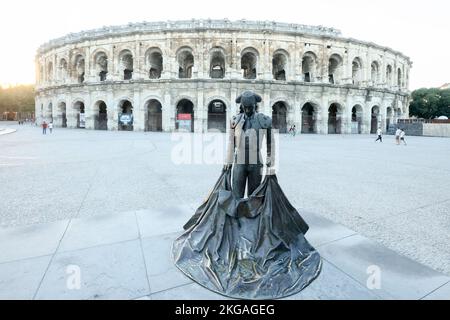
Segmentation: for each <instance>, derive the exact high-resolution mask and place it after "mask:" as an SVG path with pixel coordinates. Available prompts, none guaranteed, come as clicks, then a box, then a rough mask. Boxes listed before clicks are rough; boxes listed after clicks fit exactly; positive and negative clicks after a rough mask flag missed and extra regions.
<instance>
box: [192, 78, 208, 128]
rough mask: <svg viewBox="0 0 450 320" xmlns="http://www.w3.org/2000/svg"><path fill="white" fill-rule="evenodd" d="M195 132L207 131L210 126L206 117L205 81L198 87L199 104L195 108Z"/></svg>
mask: <svg viewBox="0 0 450 320" xmlns="http://www.w3.org/2000/svg"><path fill="white" fill-rule="evenodd" d="M194 110H195V111H194V132H198V133H202V132H206V130H207V128H208V123H207V121H208V119H207V117H205V106H204V92H203V83H199V84H198V87H197V106H196V108H194Z"/></svg>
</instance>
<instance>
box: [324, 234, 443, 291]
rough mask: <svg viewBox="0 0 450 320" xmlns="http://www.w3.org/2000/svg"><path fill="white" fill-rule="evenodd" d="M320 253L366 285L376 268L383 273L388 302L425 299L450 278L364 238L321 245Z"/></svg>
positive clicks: (381, 287) (381, 284)
mask: <svg viewBox="0 0 450 320" xmlns="http://www.w3.org/2000/svg"><path fill="white" fill-rule="evenodd" d="M319 252H320V254H321V255H322V256H323V257H324V258H325V259H327V260H328V261H330V262H332V263H333V264H334V265H335V266H336V267H338V268H339V269H340V270H342V271H343V272H345V273H346V274H348V275H350V276H351V277H353V278H354V279H356V280H358V281H359V282H360V283H362V284H363V285H365V284H366V283H367V280H368V278H369V275H370V274H371V273H372V271H368V268H369V267H371V266H374V267H376V268H378V270H379V271H380V276H381V278H380V279H381V282H380V289H379V290H378V294H379V295H380V296H382V297H383V298H386V299H391V298H394V299H421V298H422V297H424V296H426V295H427V294H428V293H430V292H431V291H433V290H434V289H436V288H438V287H440V286H442V285H443V284H445V283H447V282H448V281H450V278H449V277H447V276H445V275H443V274H441V273H439V272H437V271H434V270H433V269H431V268H428V267H426V266H424V265H422V264H419V263H417V262H415V261H413V260H411V259H408V258H406V257H403V256H401V255H399V254H397V253H395V252H394V251H392V250H389V249H387V248H385V247H383V246H381V245H379V244H377V243H375V242H373V241H371V240H369V239H367V238H364V237H362V236H360V235H354V236H351V237H347V238H344V239H341V240H339V241H335V242H333V243H330V244H327V245H324V246H321V247H320V249H319Z"/></svg>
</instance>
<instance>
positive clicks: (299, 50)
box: [36, 20, 412, 134]
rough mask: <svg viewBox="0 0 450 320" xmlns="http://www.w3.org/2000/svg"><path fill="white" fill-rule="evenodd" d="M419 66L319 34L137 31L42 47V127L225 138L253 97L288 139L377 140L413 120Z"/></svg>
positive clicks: (204, 28)
mask: <svg viewBox="0 0 450 320" xmlns="http://www.w3.org/2000/svg"><path fill="white" fill-rule="evenodd" d="M411 66H412V62H411V60H410V59H409V58H408V57H407V56H405V55H403V54H402V53H400V52H397V51H394V50H392V49H390V48H387V47H383V46H380V45H377V44H374V43H371V42H364V41H359V40H355V39H350V38H345V37H343V36H342V35H341V32H340V31H339V30H336V29H333V28H325V27H321V26H306V25H297V24H286V23H278V22H267V21H264V22H261V21H246V20H240V21H229V20H189V21H176V22H170V21H169V22H152V23H146V22H143V23H132V24H128V25H125V26H117V27H103V28H101V29H96V30H90V31H86V32H80V33H77V34H69V35H67V36H65V37H62V38H59V39H55V40H52V41H50V42H48V43H46V44H44V45H42V46H41V47H40V48H39V49H38V52H37V55H36V83H37V86H36V116H37V120H38V121H44V120H45V121H53V123H54V125H55V126H62V127H65V126H67V127H69V128H77V127H85V128H87V129H107V130H135V131H174V130H177V129H181V128H187V129H189V130H192V131H194V132H206V131H208V130H211V129H219V130H222V131H224V130H225V128H226V127H227V126H226V123H228V121H229V120H230V118H231V117H232V116H233V115H234V114H236V113H237V112H239V106H237V105H236V103H235V99H236V97H237V96H238V95H239V94H240V93H241V92H242V91H244V90H253V91H255V92H257V93H258V94H260V95H261V96H262V98H263V101H262V102H261V103H260V105H259V106H258V110H259V111H260V112H263V113H265V114H267V115H271V116H272V117H273V123H274V126H275V127H276V128H278V129H280V132H285V131H286V130H287V129H286V128H288V127H289V126H291V125H296V128H297V131H298V132H300V131H301V132H302V133H319V134H331V133H338V134H339V133H342V134H349V133H371V132H374V131H376V129H377V128H378V127H381V128H382V129H383V131H386V130H387V129H388V128H389V125H392V124H394V123H396V122H397V119H399V118H407V117H408V114H409V101H410V92H409V90H408V86H409V74H410V68H411ZM123 115H125V119H126V118H127V117H126V116H127V115H128V116H131V115H132V117H128V119H129V120H130V119H132V122H126V121H123V119H124V118H123Z"/></svg>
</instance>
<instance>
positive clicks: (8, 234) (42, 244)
mask: <svg viewBox="0 0 450 320" xmlns="http://www.w3.org/2000/svg"><path fill="white" fill-rule="evenodd" d="M68 223H69V222H68V220H62V221H58V222H51V223H43V224H35V225H30V226H25V227H15V228H1V229H0V263H2V262H8V261H13V260H19V259H26V258H32V257H39V256H45V255H49V254H54V253H55V251H56V249H57V247H58V245H59V242H60V240H61V238H62V235H63V233H64V231H65V230H66V228H67V224H68Z"/></svg>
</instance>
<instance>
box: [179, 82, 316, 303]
mask: <svg viewBox="0 0 450 320" xmlns="http://www.w3.org/2000/svg"><path fill="white" fill-rule="evenodd" d="M260 101H261V97H260V96H258V95H256V94H254V93H252V92H249V91H246V92H244V93H243V94H242V95H241V96H239V97H238V98H237V100H236V102H237V103H240V104H241V113H240V114H238V115H236V116H235V117H233V120H232V122H231V126H230V129H229V141H228V142H229V143H228V144H229V146H228V153H227V158H226V164H225V166H224V168H223V170H222V174H221V176H220V177H219V180H218V181H217V182H216V184H215V185H214V188H213V189H212V191H211V193H210V194H209V196H208V198H207V199H206V201H205V202H204V203H203V204H202V205H201V206H200V207H199V208H198V209H197V211H196V212H195V214H194V215H193V216H192V218H191V219H190V220H189V221H188V222H187V223H186V224H185V225H184V229H185V232H184V233H183V234H182V235H181V236H180V237H179V238H177V239H176V240H175V241H174V243H173V246H172V253H173V259H174V262H175V265H176V266H177V267H178V269H180V270H181V271H182V272H183V273H184V274H185V275H186V276H187V277H189V278H191V279H192V280H194V281H195V282H197V283H198V284H200V285H202V286H204V287H205V288H207V289H209V290H212V291H214V292H217V293H219V294H222V295H225V296H228V297H233V298H243V299H277V298H283V297H286V296H290V295H293V294H295V293H298V292H300V291H301V290H303V289H304V288H305V287H306V286H308V285H309V284H310V283H311V282H312V281H313V280H314V279H315V278H316V277H318V276H319V274H320V270H321V266H322V260H321V258H320V255H319V253H318V252H317V251H316V250H315V249H314V248H313V247H312V246H311V245H310V244H309V243H308V241H307V240H306V239H305V234H306V232H307V231H308V228H309V226H308V224H307V223H306V222H305V221H304V220H303V219H302V217H301V216H300V215H299V213H298V211H297V210H296V209H295V208H294V207H293V206H292V205H291V204H290V202H289V200H288V199H287V198H286V196H285V195H284V193H283V191H282V190H281V187H280V186H279V184H278V180H277V178H276V175H275V172H274V170H273V165H274V163H275V161H274V160H275V157H274V153H275V148H274V141H275V139H274V138H275V137H274V136H273V132H272V130H271V129H272V121H271V119H270V118H269V117H267V116H265V115H263V114H261V113H258V112H256V104H257V103H258V102H260ZM264 149H266V151H265V152H264V156H262V154H263V151H264ZM264 162H265V164H266V165H267V168H268V169H267V170H266V172H265V175H263V174H264V172H263V170H262V169H263V166H264ZM231 169H233V170H231ZM263 176H264V180H263V181H261V179H262V177H263ZM246 185H247V197H246V198H244V196H245V187H246Z"/></svg>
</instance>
